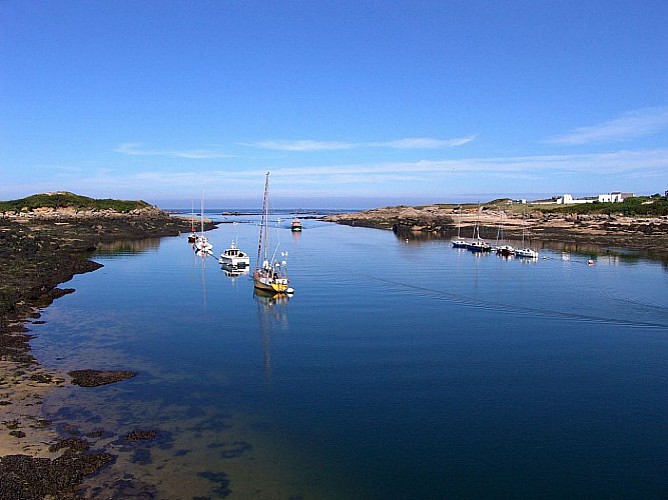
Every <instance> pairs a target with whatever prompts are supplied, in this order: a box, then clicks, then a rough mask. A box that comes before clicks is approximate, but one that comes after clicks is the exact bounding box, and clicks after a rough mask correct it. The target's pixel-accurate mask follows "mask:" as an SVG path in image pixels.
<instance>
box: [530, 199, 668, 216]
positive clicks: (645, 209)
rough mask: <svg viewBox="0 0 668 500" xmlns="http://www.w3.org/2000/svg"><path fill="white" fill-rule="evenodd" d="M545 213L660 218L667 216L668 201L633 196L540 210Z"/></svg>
mask: <svg viewBox="0 0 668 500" xmlns="http://www.w3.org/2000/svg"><path fill="white" fill-rule="evenodd" d="M541 211H543V212H547V213H578V214H608V215H614V214H622V215H624V216H627V217H660V216H663V215H668V199H667V198H666V197H665V196H658V195H654V196H634V197H633V198H627V199H625V200H624V201H623V202H621V203H599V202H597V201H595V202H594V203H577V204H574V205H558V206H554V207H550V208H544V209H541Z"/></svg>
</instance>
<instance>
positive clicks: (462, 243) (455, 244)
mask: <svg viewBox="0 0 668 500" xmlns="http://www.w3.org/2000/svg"><path fill="white" fill-rule="evenodd" d="M461 231H462V207H461V206H460V207H459V219H458V220H457V238H455V239H453V240H452V241H451V242H450V244H451V245H452V248H466V240H465V239H464V238H462V235H461Z"/></svg>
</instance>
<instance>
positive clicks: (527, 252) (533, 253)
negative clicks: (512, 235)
mask: <svg viewBox="0 0 668 500" xmlns="http://www.w3.org/2000/svg"><path fill="white" fill-rule="evenodd" d="M525 225H526V224H525V222H524V214H522V248H518V249H517V250H515V255H516V256H518V257H522V258H525V259H537V258H538V250H536V249H534V248H531V247H525V246H524V229H525Z"/></svg>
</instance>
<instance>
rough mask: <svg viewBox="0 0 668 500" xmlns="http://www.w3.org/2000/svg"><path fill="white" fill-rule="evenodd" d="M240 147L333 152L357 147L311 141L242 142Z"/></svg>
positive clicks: (348, 143) (348, 144) (345, 143)
mask: <svg viewBox="0 0 668 500" xmlns="http://www.w3.org/2000/svg"><path fill="white" fill-rule="evenodd" d="M239 145H240V146H249V147H252V148H259V149H271V150H274V151H331V150H336V149H352V148H354V147H355V144H354V143H350V142H336V141H310V140H303V141H260V142H242V143H239Z"/></svg>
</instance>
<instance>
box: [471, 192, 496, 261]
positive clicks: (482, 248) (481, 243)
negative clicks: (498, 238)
mask: <svg viewBox="0 0 668 500" xmlns="http://www.w3.org/2000/svg"><path fill="white" fill-rule="evenodd" d="M466 248H467V249H468V250H469V251H471V252H475V253H482V252H491V251H492V245H490V244H489V243H487V242H486V241H485V240H483V239H482V238H481V237H480V204H478V219H477V220H476V221H475V226H474V228H473V239H472V240H471V241H469V242H468V243H467V244H466Z"/></svg>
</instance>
